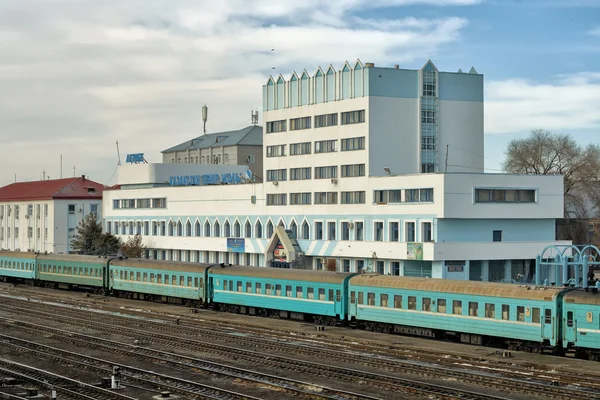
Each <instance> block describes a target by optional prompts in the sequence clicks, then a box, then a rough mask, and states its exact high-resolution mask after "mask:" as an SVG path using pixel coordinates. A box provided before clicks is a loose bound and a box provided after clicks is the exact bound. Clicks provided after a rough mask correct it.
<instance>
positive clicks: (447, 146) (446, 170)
mask: <svg viewBox="0 0 600 400" xmlns="http://www.w3.org/2000/svg"><path fill="white" fill-rule="evenodd" d="M449 147H450V145H449V144H447V145H446V169H445V171H444V172H446V173H447V172H448V148H449Z"/></svg>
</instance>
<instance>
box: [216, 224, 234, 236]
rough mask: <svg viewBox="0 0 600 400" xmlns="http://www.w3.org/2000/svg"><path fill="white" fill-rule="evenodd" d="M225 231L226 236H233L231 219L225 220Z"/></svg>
mask: <svg viewBox="0 0 600 400" xmlns="http://www.w3.org/2000/svg"><path fill="white" fill-rule="evenodd" d="M215 226H216V225H215ZM223 232H224V233H225V237H231V225H229V221H225V230H224V231H223Z"/></svg>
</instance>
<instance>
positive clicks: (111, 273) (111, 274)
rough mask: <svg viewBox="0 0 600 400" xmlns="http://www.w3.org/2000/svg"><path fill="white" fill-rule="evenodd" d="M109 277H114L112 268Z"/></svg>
mask: <svg viewBox="0 0 600 400" xmlns="http://www.w3.org/2000/svg"><path fill="white" fill-rule="evenodd" d="M110 277H111V278H114V277H115V271H113V270H112V269H111V270H110Z"/></svg>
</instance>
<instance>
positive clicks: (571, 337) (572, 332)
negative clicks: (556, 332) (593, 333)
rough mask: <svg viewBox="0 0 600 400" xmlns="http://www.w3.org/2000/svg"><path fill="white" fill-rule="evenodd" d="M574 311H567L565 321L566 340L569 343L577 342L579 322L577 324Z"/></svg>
mask: <svg viewBox="0 0 600 400" xmlns="http://www.w3.org/2000/svg"><path fill="white" fill-rule="evenodd" d="M574 314H575V313H574V311H567V318H566V320H565V340H566V341H567V342H569V343H575V342H577V322H575V317H574Z"/></svg>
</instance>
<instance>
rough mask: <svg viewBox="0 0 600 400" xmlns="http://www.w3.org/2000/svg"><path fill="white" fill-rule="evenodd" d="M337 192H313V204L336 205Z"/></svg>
mask: <svg viewBox="0 0 600 400" xmlns="http://www.w3.org/2000/svg"><path fill="white" fill-rule="evenodd" d="M337 195H338V194H337V192H315V204H337Z"/></svg>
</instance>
